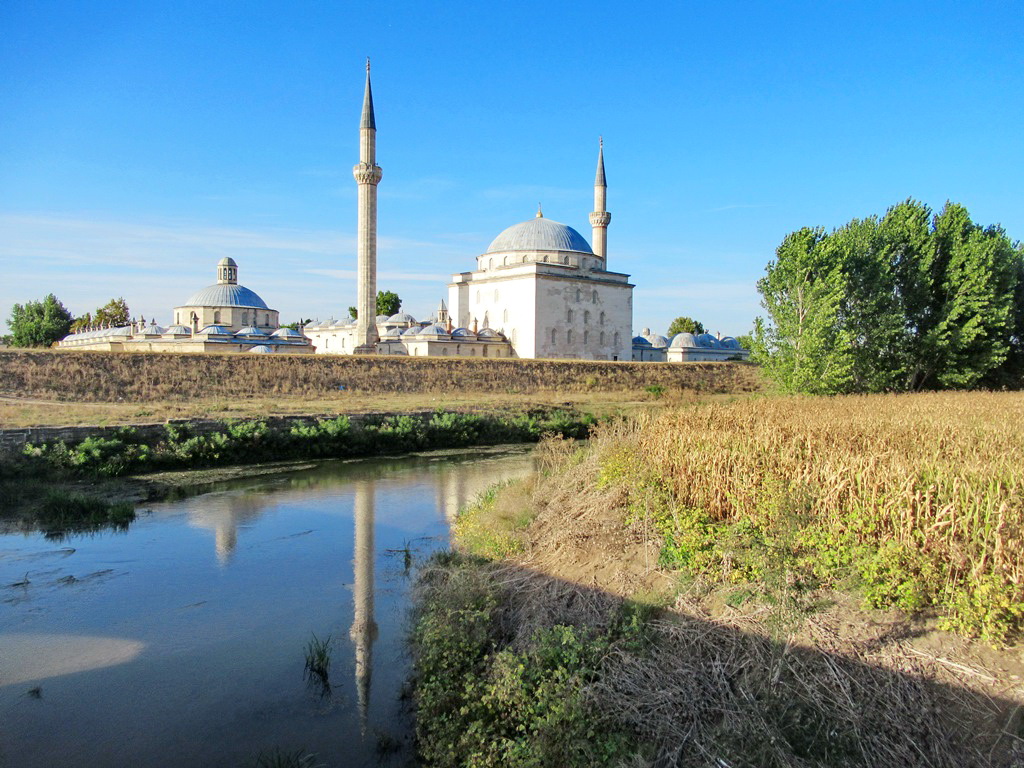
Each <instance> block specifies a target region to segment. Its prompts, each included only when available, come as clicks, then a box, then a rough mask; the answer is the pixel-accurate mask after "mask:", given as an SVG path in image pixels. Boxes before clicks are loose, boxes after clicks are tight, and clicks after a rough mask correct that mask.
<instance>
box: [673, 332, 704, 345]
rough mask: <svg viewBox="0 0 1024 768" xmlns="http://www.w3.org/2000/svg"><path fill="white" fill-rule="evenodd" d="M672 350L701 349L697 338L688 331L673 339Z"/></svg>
mask: <svg viewBox="0 0 1024 768" xmlns="http://www.w3.org/2000/svg"><path fill="white" fill-rule="evenodd" d="M669 346H671V347H672V349H683V348H685V347H699V346H700V345H699V344H698V343H697V339H696V337H695V336H694V335H693V334H692V333H689V332H687V331H683V332H682V333H677V334H676V335H675V336H673V337H672V343H671V344H670V345H669Z"/></svg>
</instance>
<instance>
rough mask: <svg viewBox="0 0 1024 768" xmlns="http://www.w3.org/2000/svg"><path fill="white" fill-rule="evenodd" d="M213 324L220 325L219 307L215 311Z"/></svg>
mask: <svg viewBox="0 0 1024 768" xmlns="http://www.w3.org/2000/svg"><path fill="white" fill-rule="evenodd" d="M213 324H214V325H220V310H219V309H215V310H214V311H213Z"/></svg>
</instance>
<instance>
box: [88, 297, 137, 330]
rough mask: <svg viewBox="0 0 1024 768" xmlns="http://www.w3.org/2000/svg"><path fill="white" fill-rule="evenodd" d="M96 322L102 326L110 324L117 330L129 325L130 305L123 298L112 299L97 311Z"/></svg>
mask: <svg viewBox="0 0 1024 768" xmlns="http://www.w3.org/2000/svg"><path fill="white" fill-rule="evenodd" d="M94 319H95V322H97V323H99V324H101V325H107V324H108V323H109V324H110V325H112V326H114V327H115V328H118V327H120V326H123V325H128V322H129V315H128V304H127V303H126V302H125V300H124V299H122V298H117V299H111V300H110V301H108V302H107V303H106V304H104V305H103V306H102V307H100V308H99V309H97V310H96V316H95V318H94Z"/></svg>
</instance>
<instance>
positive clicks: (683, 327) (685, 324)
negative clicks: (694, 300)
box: [668, 317, 707, 339]
mask: <svg viewBox="0 0 1024 768" xmlns="http://www.w3.org/2000/svg"><path fill="white" fill-rule="evenodd" d="M677 333H693V334H698V333H707V331H706V330H705V328H704V325H703V323H700V322H698V321H697V320H694V319H693V318H692V317H677V318H676V319H675V320H673V321H672V322H671V323H670V324H669V326H668V337H669V338H670V339H671V338H672V337H673V336H675V335H676V334H677Z"/></svg>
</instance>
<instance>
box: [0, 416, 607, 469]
mask: <svg viewBox="0 0 1024 768" xmlns="http://www.w3.org/2000/svg"><path fill="white" fill-rule="evenodd" d="M594 422H595V419H594V417H593V416H591V415H589V414H577V413H570V412H568V411H552V412H543V413H532V414H531V413H519V414H514V415H481V414H474V413H452V412H444V411H438V412H436V413H434V414H432V415H431V416H430V417H429V418H420V417H418V416H411V415H398V416H386V417H376V418H367V419H365V420H364V421H362V422H360V423H359V424H353V423H352V422H351V421H350V419H349V418H348V417H347V416H344V415H342V416H338V417H337V418H334V419H318V420H317V421H316V422H314V423H312V424H309V425H295V426H292V427H290V428H286V429H280V428H273V427H271V426H270V425H268V424H267V422H265V421H261V420H254V421H238V422H233V423H226V424H225V425H224V427H223V429H221V430H217V431H213V432H209V433H206V434H195V433H194V432H193V431H192V430H191V429H190V428H189V427H187V426H179V425H173V424H168V425H167V427H166V429H165V433H164V436H163V438H162V439H160V440H158V441H156V442H148V443H147V442H146V441H144V440H143V438H141V437H140V436H139V434H138V433H137V432H136V430H134V429H132V428H131V427H125V428H122V429H120V430H117V431H116V432H114V433H113V434H112V436H110V437H89V438H86V439H85V440H82V441H81V442H78V443H72V444H68V443H65V442H64V441H63V440H57V441H53V442H48V443H42V444H39V445H27V446H25V449H24V452H23V456H22V461H21V462H20V463H18V464H17V466H13V465H12V464H10V463H9V462H8V464H7V467H6V472H5V466H4V464H0V479H2V478H3V477H4V475H5V474H8V475H13V474H14V473H15V472H22V473H26V474H28V475H32V474H39V473H44V472H47V471H50V470H53V469H57V470H61V471H63V472H65V473H68V474H70V475H78V476H100V477H115V476H120V475H125V474H128V473H141V472H153V471H159V470H166V469H179V468H198V467H208V466H218V465H225V464H232V463H237V462H244V461H252V459H253V457H260V458H261V459H266V458H274V459H276V460H283V459H302V458H345V457H353V456H375V455H381V454H391V453H407V452H409V451H417V450H429V449H437V448H458V447H464V446H470V445H494V444H499V443H513V442H531V441H536V440H539V439H540V437H541V436H542V435H545V434H560V435H564V436H567V437H585V436H586V435H587V434H588V432H589V429H590V427H591V425H593V424H594Z"/></svg>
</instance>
